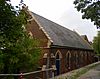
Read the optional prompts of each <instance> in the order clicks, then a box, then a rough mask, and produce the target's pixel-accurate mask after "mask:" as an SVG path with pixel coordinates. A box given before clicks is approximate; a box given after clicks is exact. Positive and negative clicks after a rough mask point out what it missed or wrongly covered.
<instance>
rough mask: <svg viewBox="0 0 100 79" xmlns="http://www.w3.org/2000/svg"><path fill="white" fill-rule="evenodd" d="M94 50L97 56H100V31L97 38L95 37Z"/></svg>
mask: <svg viewBox="0 0 100 79" xmlns="http://www.w3.org/2000/svg"><path fill="white" fill-rule="evenodd" d="M93 48H94V51H95V52H96V54H97V55H99V56H100V31H98V34H97V36H96V37H94V40H93Z"/></svg>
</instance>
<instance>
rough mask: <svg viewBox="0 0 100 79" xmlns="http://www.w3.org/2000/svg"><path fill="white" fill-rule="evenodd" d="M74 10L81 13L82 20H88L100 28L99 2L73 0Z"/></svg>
mask: <svg viewBox="0 0 100 79" xmlns="http://www.w3.org/2000/svg"><path fill="white" fill-rule="evenodd" d="M74 4H75V8H76V9H77V11H81V13H83V15H82V19H90V20H91V22H94V25H96V26H97V28H100V0H75V1H74Z"/></svg>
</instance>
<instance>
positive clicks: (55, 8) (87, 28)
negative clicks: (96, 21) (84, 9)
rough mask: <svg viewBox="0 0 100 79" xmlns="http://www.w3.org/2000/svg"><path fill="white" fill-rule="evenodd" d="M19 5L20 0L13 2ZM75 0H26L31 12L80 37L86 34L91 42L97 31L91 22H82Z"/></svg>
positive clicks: (13, 0)
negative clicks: (73, 31) (72, 31)
mask: <svg viewBox="0 0 100 79" xmlns="http://www.w3.org/2000/svg"><path fill="white" fill-rule="evenodd" d="M11 1H12V3H13V4H14V5H18V3H19V2H20V0H11ZM73 1H74V0H24V3H25V4H26V5H27V6H28V7H29V10H31V11H33V12H34V13H37V14H39V15H41V16H43V17H45V18H47V19H49V20H52V21H54V22H56V23H58V24H60V25H62V26H64V27H67V28H68V29H71V30H75V31H76V32H78V33H79V34H80V35H84V34H86V35H87V36H88V38H89V40H90V41H92V40H93V36H95V35H96V33H97V29H96V26H94V25H93V23H91V22H90V21H89V20H82V19H81V13H80V12H77V10H76V9H75V8H74V4H73Z"/></svg>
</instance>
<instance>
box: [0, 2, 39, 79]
mask: <svg viewBox="0 0 100 79" xmlns="http://www.w3.org/2000/svg"><path fill="white" fill-rule="evenodd" d="M26 23H27V15H26V14H25V12H24V11H23V10H19V9H18V10H16V9H15V8H14V7H13V6H12V5H11V3H10V1H9V0H0V73H4V74H6V73H7V74H8V73H9V74H10V73H20V72H28V71H32V70H35V69H36V67H37V63H38V60H39V56H40V49H38V48H37V46H38V41H37V40H35V39H33V38H32V37H30V36H29V34H28V32H27V31H26V29H25V28H26V26H25V25H26ZM0 79H1V78H0ZM7 79H8V78H7ZM10 79H12V78H10Z"/></svg>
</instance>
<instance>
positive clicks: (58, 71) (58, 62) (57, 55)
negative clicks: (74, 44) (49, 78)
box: [55, 50, 62, 75]
mask: <svg viewBox="0 0 100 79" xmlns="http://www.w3.org/2000/svg"><path fill="white" fill-rule="evenodd" d="M55 58H56V59H55V60H56V62H55V64H56V69H57V75H59V74H60V63H61V62H60V60H61V58H62V54H61V52H60V51H59V50H57V52H56V54H55Z"/></svg>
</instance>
